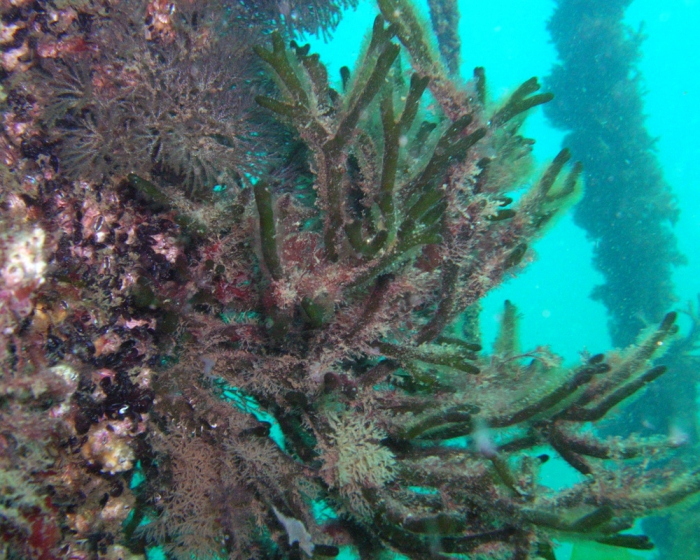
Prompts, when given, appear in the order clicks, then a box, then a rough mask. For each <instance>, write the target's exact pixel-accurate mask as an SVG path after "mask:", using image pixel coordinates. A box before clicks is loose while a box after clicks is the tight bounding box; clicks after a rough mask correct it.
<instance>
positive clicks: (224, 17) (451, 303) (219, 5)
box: [0, 0, 700, 559]
mask: <svg viewBox="0 0 700 560" xmlns="http://www.w3.org/2000/svg"><path fill="white" fill-rule="evenodd" d="M197 4H199V3H197ZM327 4H329V6H326V7H325V8H324V9H327V10H328V13H330V14H333V13H336V12H335V11H334V10H337V7H338V6H339V5H343V4H337V5H335V4H333V5H331V3H327ZM378 5H379V9H380V12H381V14H380V15H378V16H377V18H376V19H375V21H374V26H373V28H372V30H371V35H370V36H369V38H368V40H367V43H366V46H365V49H364V52H363V54H362V56H361V59H360V60H359V61H358V63H357V65H356V66H355V68H354V69H353V70H350V69H348V68H343V69H342V71H341V78H342V87H339V88H336V87H334V85H333V83H332V81H331V80H330V79H329V76H328V73H327V70H326V68H325V66H324V65H323V63H322V62H321V60H320V59H319V57H318V56H317V55H315V54H313V53H311V52H310V48H309V46H308V45H300V44H298V43H297V42H296V41H294V40H292V38H291V37H290V36H289V33H290V31H289V29H290V26H291V27H292V29H293V27H294V23H295V20H294V19H293V18H292V19H290V18H291V12H289V10H290V9H291V8H290V5H289V4H287V5H284V6H280V7H279V10H280V13H279V14H278V16H279V17H275V18H273V17H272V16H270V18H272V20H273V21H271V20H270V18H268V17H267V16H265V17H263V16H262V15H260V14H261V13H262V14H263V15H264V14H265V13H267V11H265V10H273V11H274V9H276V8H275V7H274V6H272V5H269V6H268V5H267V4H265V10H262V11H261V12H260V13H257V15H256V17H252V16H250V17H248V16H247V15H246V14H248V15H249V12H250V10H252V8H250V6H248V7H246V9H242V8H241V7H240V6H237V4H235V3H232V4H229V3H227V2H223V1H222V2H205V3H202V6H201V7H194V6H193V5H192V3H190V2H187V1H185V0H183V1H182V2H173V3H169V2H162V1H152V2H145V3H141V2H136V1H134V2H132V1H128V2H123V3H112V2H104V3H100V2H94V3H93V2H55V3H53V4H51V6H49V7H48V8H47V9H43V11H42V10H40V9H39V8H37V7H35V6H20V7H14V8H9V7H8V8H6V7H4V5H3V8H2V10H3V14H4V18H5V20H6V21H7V25H11V26H14V27H13V28H12V29H10V30H8V31H7V34H8V37H10V36H12V37H14V35H13V33H14V32H15V31H17V36H16V37H15V38H13V39H12V41H11V42H9V43H7V44H5V46H4V53H5V57H4V58H3V61H4V64H5V72H6V74H7V76H6V78H5V82H4V83H3V89H4V91H6V92H7V97H6V106H5V108H4V110H5V120H4V128H3V136H2V144H1V145H0V149H1V150H2V154H3V166H4V167H3V169H2V181H3V183H2V188H3V194H4V197H5V202H4V203H3V205H2V208H0V212H2V219H3V224H4V226H3V232H2V239H1V244H0V257H1V260H0V263H1V265H2V275H3V282H4V284H3V288H2V291H1V292H0V297H1V299H0V321H2V337H3V338H2V346H1V347H0V348H1V349H2V351H3V356H2V359H3V370H2V377H1V378H0V397H1V398H0V407H1V408H0V461H2V463H1V466H2V470H1V471H0V476H1V477H2V493H1V495H0V527H2V529H3V540H2V543H0V546H1V547H2V551H3V553H4V554H5V555H6V556H7V557H8V558H39V559H51V558H97V557H99V558H117V557H120V558H143V557H144V556H143V555H144V553H145V550H146V548H147V547H150V546H161V547H162V548H163V549H164V550H165V552H166V554H168V555H170V556H171V557H173V558H187V559H190V558H199V559H204V558H212V559H213V558H241V559H243V558H246V559H248V558H260V559H265V558H268V559H272V558H301V557H318V558H321V557H334V556H337V555H338V554H339V550H340V548H341V547H343V546H353V547H355V549H356V550H357V551H358V552H359V554H360V556H361V557H362V558H380V557H390V556H391V555H392V554H394V553H400V554H403V555H404V556H406V557H409V558H416V559H424V558H449V557H460V555H461V557H469V558H516V559H527V558H537V557H541V558H550V559H551V558H555V554H556V552H555V545H554V542H555V541H554V539H557V538H564V539H579V540H590V541H596V542H598V543H603V544H606V545H611V546H615V547H622V548H629V549H648V548H651V547H652V546H653V545H652V543H651V542H650V541H649V539H648V538H647V537H646V536H644V535H641V534H632V533H629V532H628V530H629V529H630V528H631V527H632V526H633V523H634V520H635V518H637V517H640V516H643V515H645V514H646V513H647V512H649V511H651V510H654V509H658V508H664V507H668V506H672V505H674V504H676V503H678V502H680V501H681V500H683V499H684V498H686V497H688V496H689V495H691V494H694V493H696V492H698V490H700V472H699V471H698V470H697V468H696V467H687V468H686V467H683V465H682V464H674V467H673V468H674V471H673V473H674V474H673V476H668V473H669V469H670V468H671V467H670V465H671V463H670V462H669V456H668V455H667V454H665V453H664V452H665V451H667V450H670V449H672V448H673V447H675V446H677V445H678V442H677V441H675V440H672V439H667V438H665V437H658V438H655V439H651V440H649V439H640V438H638V437H636V436H634V435H632V436H621V437H615V438H608V439H604V438H601V437H599V436H597V435H596V431H595V429H594V425H595V424H596V423H598V422H600V421H604V420H605V418H606V416H608V415H609V414H610V413H611V411H614V410H615V409H616V408H618V407H620V406H622V403H623V401H625V400H626V399H628V398H630V397H632V396H633V395H635V394H636V393H637V392H638V391H640V390H642V389H643V388H644V387H645V386H646V385H647V384H648V383H650V382H652V381H653V380H654V379H656V378H658V377H659V376H660V375H662V374H663V373H664V372H665V367H664V366H663V365H657V364H656V363H655V361H654V360H655V359H656V358H658V357H660V356H661V355H662V351H663V349H664V347H665V345H667V344H668V343H669V342H670V341H671V340H672V339H673V337H674V336H676V332H677V327H676V324H675V323H676V314H675V313H669V314H668V315H666V317H665V318H664V319H663V321H662V322H661V323H660V324H659V325H658V326H655V327H652V328H650V329H649V330H648V331H647V332H645V333H642V335H641V336H640V339H639V341H638V343H637V344H636V345H634V346H631V347H630V348H628V349H626V350H624V351H621V352H611V353H608V354H596V355H586V356H584V357H583V358H582V361H581V363H580V364H578V365H574V366H571V367H565V366H562V365H561V361H560V360H559V359H558V358H557V357H556V356H554V355H552V354H551V353H550V352H549V351H548V350H547V349H546V347H541V348H538V349H536V350H533V351H530V352H525V353H523V352H521V351H520V350H519V349H518V342H517V328H516V324H515V323H516V320H517V310H516V308H515V306H514V305H513V304H512V303H510V302H506V307H505V310H504V314H503V321H502V326H501V332H500V334H499V337H498V340H497V342H496V345H495V349H494V352H493V353H492V354H491V355H488V354H486V353H485V352H483V351H482V348H481V345H480V344H479V342H478V341H476V340H473V339H471V338H470V334H469V333H473V332H475V331H476V330H477V329H475V328H474V325H473V324H471V322H470V321H469V320H468V317H470V316H472V317H473V315H474V312H473V310H474V306H475V304H477V303H478V302H479V300H480V299H481V298H482V297H483V296H484V295H485V294H486V293H487V292H488V291H489V290H490V289H491V288H493V287H494V286H496V285H498V284H499V283H500V282H501V281H502V280H503V279H504V278H506V277H507V276H508V275H510V274H512V273H514V272H517V270H518V269H519V268H520V267H522V266H523V264H524V263H525V262H527V260H528V258H529V256H530V249H529V247H530V246H531V244H532V241H533V240H534V239H535V238H537V237H538V236H540V235H542V234H543V232H544V231H545V229H546V227H547V226H548V225H549V224H551V223H552V221H553V220H554V219H556V218H557V217H558V216H560V215H561V214H562V213H563V212H564V211H565V210H566V208H567V207H569V206H570V205H571V204H573V203H575V201H576V199H577V197H578V196H579V194H580V190H581V186H580V180H579V175H580V173H581V165H580V164H577V163H573V164H571V163H570V161H569V160H570V154H569V152H568V151H567V150H563V151H562V152H560V153H559V154H558V155H557V156H556V157H555V158H554V159H553V161H552V162H551V163H550V164H549V165H548V166H547V168H546V169H545V170H544V172H543V173H542V174H541V175H540V176H539V177H538V178H536V179H534V180H533V179H532V171H531V169H532V163H531V156H530V152H531V148H532V143H533V141H532V140H530V139H528V138H525V137H524V136H522V134H521V133H520V129H521V126H522V123H523V121H524V118H525V115H526V113H527V112H528V111H529V110H530V109H532V108H533V107H536V106H538V105H541V104H543V103H546V102H548V101H549V100H551V98H552V96H551V95H550V94H548V93H540V92H539V89H540V88H539V84H538V82H537V80H536V79H534V78H533V79H531V80H528V81H527V82H525V83H524V84H523V85H521V86H520V87H519V88H517V89H516V90H515V91H514V92H513V93H512V94H511V95H510V97H509V98H508V99H506V100H505V101H504V102H503V103H501V104H500V105H494V104H492V103H491V101H490V100H489V97H488V88H487V82H486V73H485V72H484V70H483V69H481V68H478V69H476V71H475V72H474V78H473V80H472V81H471V82H470V83H469V84H467V85H466V86H464V85H462V84H458V83H456V82H455V81H453V80H452V79H451V78H450V77H449V76H450V74H449V73H448V71H447V70H446V69H445V67H444V66H443V64H442V62H441V61H440V58H439V55H438V54H437V50H436V49H434V48H433V45H432V41H431V40H430V39H429V38H428V36H427V32H426V31H425V29H424V26H423V24H422V23H421V22H420V21H419V19H418V17H417V16H416V15H415V13H414V11H413V8H412V6H411V5H410V3H408V2H405V1H403V0H379V2H378ZM248 8H250V9H248ZM241 10H242V11H241ZM253 11H254V10H253ZM312 15H313V14H312ZM287 16H289V17H287ZM36 22H39V23H36ZM42 22H43V23H42ZM275 22H277V23H280V22H282V23H284V25H279V26H277V25H276V24H275ZM316 25H318V24H317V23H314V21H311V22H308V21H307V22H306V23H304V22H299V28H301V29H307V28H314V27H315V26H316ZM275 27H278V29H277V30H276V31H273V32H272V33H269V31H270V29H271V28H275ZM13 30H15V31H13ZM20 31H21V32H20ZM236 33H239V34H240V35H239V36H238V39H236V41H235V44H234V43H233V42H230V41H232V37H233V36H234V35H235V34H236ZM243 34H249V35H247V36H248V37H250V40H249V43H250V44H252V45H253V46H252V52H250V51H247V50H246V49H245V46H244V45H245V42H244V41H242V39H241V37H243V36H244V35H243ZM448 39H449V37H448ZM227 41H229V43H227ZM448 42H449V41H448V40H447V39H445V41H443V43H444V44H447V43H448ZM231 45H233V46H231ZM49 47H50V48H49ZM23 49H24V50H23ZM25 50H26V53H29V54H27V55H26V56H25V55H24V54H22V53H23V52H25ZM443 50H444V49H443ZM20 51H21V52H20ZM8 53H11V54H8ZM222 53H223V54H222ZM237 53H245V56H243V54H241V56H236V55H237ZM217 55H218V56H220V57H223V58H222V60H225V61H228V63H229V64H230V65H231V66H232V67H237V66H236V65H240V66H245V68H244V70H245V71H241V72H240V76H243V77H244V78H245V79H240V80H238V79H235V80H233V82H231V81H229V80H227V79H224V78H223V77H222V75H221V72H223V71H224V69H225V65H224V64H221V60H219V61H211V60H210V57H212V56H217ZM449 64H450V65H452V66H454V61H452V62H451V63H449ZM451 69H452V71H454V68H453V67H452V68H451ZM232 83H233V85H232ZM6 86H7V87H6ZM230 87H233V88H234V90H233V93H232V90H231V89H229V88H230ZM124 88H126V89H124ZM129 88H131V89H129ZM202 88H204V89H202ZM198 99H199V100H200V101H201V103H202V104H201V106H199V107H197V105H196V103H197V100H198ZM253 99H254V101H255V106H253V103H251V101H252V100H253ZM127 101H128V102H129V103H132V105H130V106H128V105H126V103H127ZM130 107H131V108H130ZM226 111H230V112H231V114H226ZM109 115H112V116H114V118H113V119H111V118H110V116H109ZM148 123H150V124H148ZM187 123H191V126H190V125H188V124H187ZM110 126H114V127H116V129H111V128H110ZM91 127H92V128H91ZM91 130H92V131H93V132H94V131H97V132H99V134H97V132H95V133H93V132H90V131H91ZM60 131H63V133H60ZM178 131H180V132H178ZM88 133H89V134H90V135H89V142H88V141H87V140H86V141H81V142H82V144H79V145H77V146H76V144H75V143H73V144H71V142H72V141H74V140H75V139H76V138H87V136H85V135H86V134H88ZM109 134H112V136H109ZM101 138H103V139H104V141H103V140H101ZM88 148H89V149H90V150H93V151H91V152H90V153H89V154H83V150H85V149H88ZM85 162H92V163H90V164H86V163H85ZM188 166H190V167H191V166H194V168H192V169H190V168H189V167H188ZM526 185H530V186H529V187H526ZM691 346H692V345H691ZM550 456H556V457H558V459H557V460H560V461H561V462H562V463H564V462H565V463H568V465H570V466H571V467H572V468H573V469H575V470H576V471H578V472H579V473H580V475H581V476H580V482H579V483H577V484H575V485H573V486H571V487H568V488H565V489H562V490H558V491H554V490H553V489H550V488H547V487H544V486H542V484H541V483H540V479H539V477H538V470H539V467H540V466H541V465H542V464H543V463H544V462H546V461H547V460H548V459H549V458H550ZM144 477H145V481H144Z"/></svg>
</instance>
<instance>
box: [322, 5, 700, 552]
mask: <svg viewBox="0 0 700 560" xmlns="http://www.w3.org/2000/svg"><path fill="white" fill-rule="evenodd" d="M418 4H419V5H421V3H420V2H418ZM554 7H555V2H554V1H553V0H489V1H487V2H476V1H474V0H461V2H460V14H461V21H460V35H461V40H462V53H461V59H462V76H465V77H469V76H471V73H472V70H473V68H474V67H475V66H484V67H485V68H486V75H487V79H488V85H489V91H490V95H491V96H492V97H493V98H500V97H501V96H503V95H505V94H507V93H508V92H510V91H512V89H513V88H514V87H517V86H518V85H519V84H520V83H522V82H523V81H524V80H526V79H528V78H530V77H531V76H538V77H544V76H546V75H548V74H549V71H550V68H551V66H552V64H553V63H554V62H555V61H556V52H555V50H554V47H553V46H552V44H551V43H550V39H549V34H548V32H547V29H546V24H547V20H548V19H549V17H550V16H551V14H552V12H553V10H554ZM424 13H425V14H427V7H425V6H424ZM374 15H375V8H374V5H373V3H372V2H370V1H369V0H361V2H360V5H359V7H358V9H357V10H354V11H350V12H349V13H348V14H347V15H346V16H345V18H344V19H343V21H342V22H341V24H340V26H339V28H338V29H337V31H336V32H335V34H334V37H333V39H332V40H331V41H330V42H329V43H327V44H324V42H323V41H322V40H319V39H316V38H314V37H309V38H308V40H309V42H311V43H312V48H313V50H315V51H316V52H319V53H321V56H322V58H323V60H324V61H325V62H326V64H327V65H328V68H329V74H330V76H331V77H337V76H339V68H340V67H341V66H343V65H347V66H349V67H350V68H352V67H353V66H354V62H355V59H356V58H357V56H358V53H359V51H360V45H361V40H362V37H363V33H362V32H360V31H359V30H362V29H369V28H370V26H371V22H372V19H373V18H374ZM426 18H427V16H426ZM626 19H627V23H628V25H629V26H630V27H631V28H632V29H634V30H637V29H639V26H640V24H643V26H644V31H645V34H646V35H647V39H646V41H645V42H644V44H643V46H642V59H641V60H640V62H639V64H638V69H639V70H640V71H641V73H642V77H643V82H642V83H643V87H644V88H645V98H644V103H645V113H646V115H647V116H648V118H647V128H648V130H649V133H650V134H651V136H652V137H658V143H657V147H658V154H657V156H658V159H659V162H660V164H661V166H662V168H663V171H664V174H665V178H666V180H667V182H668V183H669V184H670V185H671V187H672V188H673V191H674V193H675V195H676V196H677V198H678V206H679V208H680V210H681V215H680V219H679V221H678V223H677V224H676V226H675V233H676V235H677V237H678V242H679V248H680V250H681V251H682V252H683V253H684V254H685V256H686V258H687V260H688V264H687V265H686V266H683V267H680V268H678V269H676V270H675V273H674V282H675V289H676V295H677V296H678V307H685V304H686V302H687V301H690V300H692V301H697V296H698V293H700V249H699V245H700V140H699V139H698V136H697V133H698V131H700V33H698V29H700V0H633V2H632V3H631V5H630V7H629V8H628V10H627V14H626ZM526 133H527V135H528V136H530V137H532V138H535V139H536V140H537V144H536V147H535V155H536V157H537V158H538V161H540V162H541V163H543V162H546V161H548V159H551V158H552V157H553V156H554V155H556V153H557V151H558V150H559V149H560V147H561V142H562V139H563V136H564V132H563V131H559V130H554V129H553V128H552V127H551V126H549V124H548V123H547V121H546V119H545V117H544V116H543V115H542V113H541V111H538V112H536V113H535V114H533V115H532V116H531V117H530V118H529V119H528V122H527V127H526ZM535 250H536V253H537V257H536V261H535V262H533V263H532V264H531V265H530V266H529V267H528V268H527V269H526V271H525V272H524V273H522V274H520V275H519V276H518V277H517V278H515V279H511V280H509V281H508V282H506V283H505V284H504V285H502V286H501V287H500V288H499V289H497V290H494V291H493V292H492V293H491V294H490V295H489V296H488V298H487V299H486V300H485V302H484V309H483V313H482V318H481V328H482V332H483V336H484V343H485V344H487V345H488V344H489V343H490V341H492V340H493V337H494V336H495V332H496V327H497V323H498V316H499V313H500V310H501V309H502V305H503V300H505V299H510V300H512V301H513V302H514V303H515V304H516V305H517V306H518V308H519V310H520V312H521V313H522V315H523V317H522V323H521V325H522V329H521V337H522V347H523V349H528V348H533V347H535V346H537V345H540V344H549V345H550V346H551V348H552V349H553V350H554V351H555V352H557V353H558V354H560V355H562V356H564V357H565V359H566V360H567V361H574V360H576V359H577V357H578V354H579V352H580V351H581V350H584V349H586V350H589V351H590V352H592V353H596V352H601V351H605V350H606V349H609V348H610V347H611V343H610V338H609V336H608V334H607V331H606V320H607V318H606V311H605V308H604V307H603V305H602V304H601V303H598V302H596V301H593V300H592V299H591V298H590V297H589V295H590V293H591V290H592V289H593V288H594V286H595V285H596V284H599V283H601V282H602V280H603V278H602V276H601V275H600V274H599V273H597V272H596V271H595V270H594V269H593V268H592V266H591V257H592V250H593V247H592V244H591V242H590V241H588V240H587V239H586V236H585V233H584V232H583V230H581V229H580V228H578V227H577V226H576V225H574V223H573V220H572V219H571V216H567V217H565V218H563V219H562V220H561V221H560V222H558V223H557V224H556V226H555V227H554V228H553V229H552V230H550V231H548V232H547V235H546V237H545V239H543V240H542V241H541V242H539V243H538V244H537V245H536V246H535ZM633 289H634V286H630V290H633ZM550 463H554V462H550ZM576 477H577V473H575V472H572V469H570V468H568V466H566V465H563V466H562V465H561V464H552V465H551V467H550V468H549V469H548V470H547V471H546V472H544V473H543V481H544V482H545V483H547V484H550V485H552V486H560V485H566V484H570V483H571V482H573V481H575V480H576ZM582 552H583V551H582V550H579V552H578V554H575V556H576V557H577V558H579V557H580V554H581V553H582ZM571 554H572V547H571V545H570V544H567V543H562V545H561V548H559V549H558V550H557V558H558V559H561V560H569V559H570V558H571ZM591 554H592V553H591ZM343 557H344V558H352V557H353V555H352V553H351V552H350V551H344V555H343ZM632 557H634V558H637V557H639V558H656V557H657V556H656V555H655V554H654V553H653V552H650V553H646V554H644V553H635V554H634V555H633V556H632ZM590 558H591V559H592V558H593V556H590Z"/></svg>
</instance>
